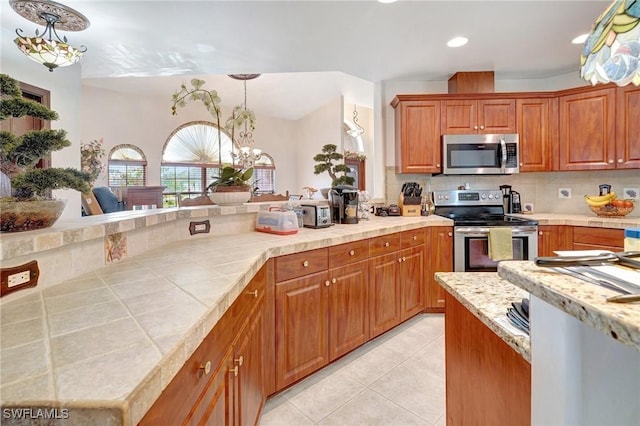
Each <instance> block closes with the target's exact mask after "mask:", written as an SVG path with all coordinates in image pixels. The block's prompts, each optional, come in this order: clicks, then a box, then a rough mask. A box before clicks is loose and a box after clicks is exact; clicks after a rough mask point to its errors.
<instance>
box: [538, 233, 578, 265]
mask: <svg viewBox="0 0 640 426" xmlns="http://www.w3.org/2000/svg"><path fill="white" fill-rule="evenodd" d="M572 235H573V233H572V227H571V226H566V225H540V226H538V256H539V257H551V256H555V255H556V254H555V253H554V251H556V250H573V242H572V239H573V238H572Z"/></svg>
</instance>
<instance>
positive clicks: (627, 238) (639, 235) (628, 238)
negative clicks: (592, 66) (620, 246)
mask: <svg viewBox="0 0 640 426" xmlns="http://www.w3.org/2000/svg"><path fill="white" fill-rule="evenodd" d="M624 251H640V229H625V230H624Z"/></svg>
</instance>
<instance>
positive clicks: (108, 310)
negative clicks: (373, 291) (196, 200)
mask: <svg viewBox="0 0 640 426" xmlns="http://www.w3.org/2000/svg"><path fill="white" fill-rule="evenodd" d="M451 224H452V222H451V221H450V220H449V219H445V218H442V217H438V216H429V217H386V218H380V217H375V216H374V217H372V219H371V220H368V221H361V222H360V223H359V224H358V225H335V226H332V227H330V228H324V229H306V228H304V229H301V230H300V232H298V233H297V234H295V235H289V236H276V235H271V234H265V233H260V232H248V233H241V234H236V235H230V236H221V237H212V238H205V239H202V238H201V239H196V240H184V241H179V242H176V243H174V244H171V245H169V246H165V247H162V248H158V249H154V250H152V251H149V252H146V253H144V254H142V255H140V256H136V257H133V258H130V259H127V260H125V261H123V262H120V263H117V264H112V265H109V266H107V267H105V268H102V269H99V270H97V271H95V272H92V273H89V274H86V275H83V276H81V277H79V278H76V279H73V280H70V281H66V282H64V283H61V284H57V285H54V286H52V287H48V288H45V289H44V290H41V291H39V292H36V293H32V294H29V295H27V296H24V297H22V298H18V299H16V300H12V301H10V302H9V303H5V304H3V305H2V309H1V312H0V314H1V321H2V323H1V324H2V326H1V327H0V339H1V340H0V342H1V347H0V350H1V352H0V402H1V403H2V405H3V407H13V406H15V407H64V408H65V409H68V410H69V418H70V420H72V422H71V424H83V422H85V421H89V422H91V423H94V424H105V425H109V424H111V425H120V424H125V425H128V424H136V423H137V422H138V421H139V420H140V419H141V418H142V416H143V415H144V413H145V412H146V411H147V410H148V409H149V408H150V406H151V405H152V404H153V402H154V401H155V400H156V399H157V397H158V396H159V394H160V392H161V391H162V389H164V388H165V387H166V386H167V385H168V383H169V382H170V381H171V380H172V378H173V377H174V375H175V374H176V373H177V372H178V370H179V369H180V367H181V366H182V365H183V364H184V362H185V361H186V360H187V359H188V357H189V356H191V354H192V353H193V351H194V350H195V349H196V348H197V347H198V345H199V344H200V342H201V341H202V340H203V339H204V337H205V336H206V335H207V334H208V332H209V331H210V330H211V329H212V328H213V326H214V325H215V324H216V322H217V321H218V320H219V318H220V317H221V316H222V314H223V313H224V312H225V311H226V309H227V308H228V307H229V306H230V305H231V303H232V302H233V301H234V300H235V298H236V297H237V295H238V294H240V292H241V291H242V289H243V288H244V287H245V286H246V285H247V283H248V282H249V281H250V280H251V278H252V277H253V276H254V275H255V273H256V272H257V271H258V270H259V268H260V267H261V266H262V265H263V264H264V263H265V262H266V260H267V259H269V258H270V257H275V256H279V255H284V254H289V253H294V252H299V251H304V250H310V249H316V248H321V247H327V246H331V245H335V244H341V243H345V242H349V241H354V240H359V239H364V238H370V237H375V236H378V235H385V234H390V233H394V232H399V231H404V230H410V229H415V228H419V227H424V226H451ZM3 413H4V412H3ZM5 421H6V419H5ZM85 424H86V423H85Z"/></svg>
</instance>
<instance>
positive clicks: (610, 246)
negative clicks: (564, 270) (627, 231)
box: [573, 226, 624, 252]
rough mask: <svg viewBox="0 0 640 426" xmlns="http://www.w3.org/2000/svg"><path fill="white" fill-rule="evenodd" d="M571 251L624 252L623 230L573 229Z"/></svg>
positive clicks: (583, 227) (582, 227)
mask: <svg viewBox="0 0 640 426" xmlns="http://www.w3.org/2000/svg"><path fill="white" fill-rule="evenodd" d="M573 250H611V251H613V252H618V251H623V250H624V230H623V229H612V228H589V227H586V226H574V227H573Z"/></svg>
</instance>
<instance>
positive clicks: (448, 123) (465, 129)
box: [440, 100, 478, 135]
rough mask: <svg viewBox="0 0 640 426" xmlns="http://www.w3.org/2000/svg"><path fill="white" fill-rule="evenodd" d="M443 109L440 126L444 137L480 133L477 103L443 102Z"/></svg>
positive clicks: (462, 101) (464, 101)
mask: <svg viewBox="0 0 640 426" xmlns="http://www.w3.org/2000/svg"><path fill="white" fill-rule="evenodd" d="M441 108H442V114H441V122H440V125H441V128H442V134H443V135H453V134H468V133H478V122H477V120H478V113H477V108H478V103H477V102H476V101H470V100H469V101H466V100H451V101H442V102H441Z"/></svg>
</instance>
